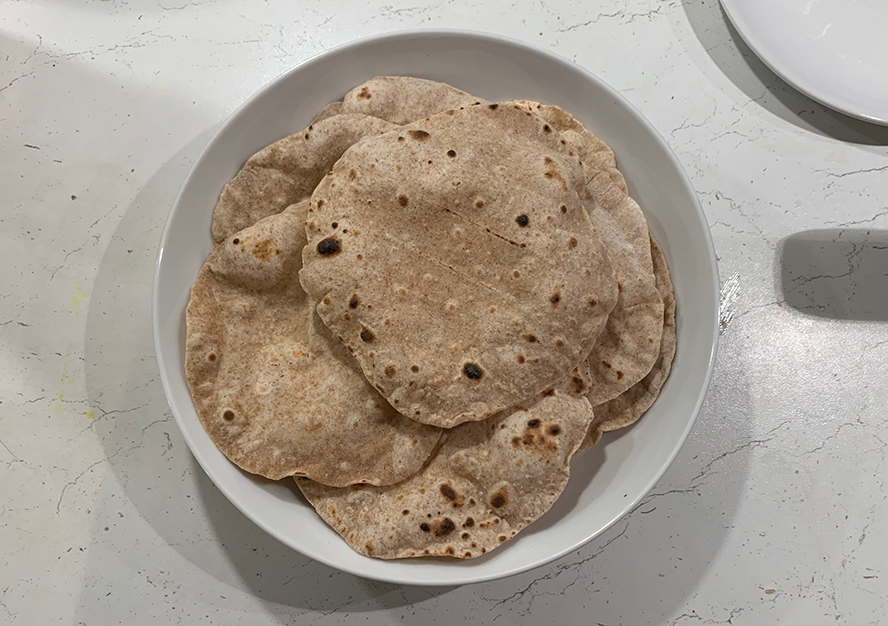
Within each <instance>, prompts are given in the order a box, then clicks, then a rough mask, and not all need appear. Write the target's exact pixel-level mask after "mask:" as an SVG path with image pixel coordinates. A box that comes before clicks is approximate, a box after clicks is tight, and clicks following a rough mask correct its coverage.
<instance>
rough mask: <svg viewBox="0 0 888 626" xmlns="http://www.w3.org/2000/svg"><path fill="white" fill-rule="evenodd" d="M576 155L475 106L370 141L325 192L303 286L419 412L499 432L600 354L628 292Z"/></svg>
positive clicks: (362, 357) (314, 210)
mask: <svg viewBox="0 0 888 626" xmlns="http://www.w3.org/2000/svg"><path fill="white" fill-rule="evenodd" d="M569 152H570V150H569V148H568V147H567V146H566V145H565V144H564V143H563V142H562V140H561V138H560V136H559V135H558V133H557V132H555V131H554V130H553V129H552V128H551V126H550V125H549V124H547V123H546V122H545V121H544V120H542V119H540V118H539V117H536V116H535V115H533V114H532V113H531V112H530V111H529V110H527V109H526V108H525V107H522V106H520V105H517V104H511V103H506V104H487V105H478V106H469V107H466V108H464V109H462V108H461V109H458V110H455V111H448V112H446V113H443V114H439V115H436V116H433V117H431V118H430V119H428V120H421V121H419V122H416V123H414V124H409V125H408V126H405V127H402V128H401V129H399V130H398V131H396V132H392V133H387V134H385V135H381V136H378V137H372V138H366V139H364V140H363V141H361V142H359V143H357V144H355V145H354V146H353V147H352V148H350V149H349V150H348V151H347V152H346V153H345V154H344V155H343V157H342V158H341V159H340V160H339V161H338V162H337V163H336V165H335V166H334V168H333V171H332V172H331V173H330V174H329V175H328V176H326V177H325V178H324V180H323V181H322V182H321V183H320V184H319V185H318V187H317V189H316V190H315V192H314V194H313V196H312V207H311V208H310V209H309V217H308V221H307V223H306V232H307V234H308V245H307V246H306V247H305V251H304V254H303V264H304V265H303V270H302V272H301V273H300V280H301V281H302V285H303V287H304V288H305V290H306V291H307V292H308V293H309V294H310V296H311V297H312V298H313V299H314V300H315V301H316V302H318V309H317V310H318V313H319V315H320V316H321V319H323V320H324V323H325V324H327V326H328V327H330V329H331V330H333V332H334V333H335V334H336V335H337V336H338V337H339V338H340V339H342V341H343V342H344V343H345V344H346V346H348V348H349V350H351V351H352V353H353V354H354V356H355V357H356V358H357V360H358V363H360V365H361V368H362V370H363V371H364V374H365V375H366V376H367V378H368V380H370V382H371V383H372V384H373V385H374V386H375V387H376V388H377V389H378V390H379V391H380V393H381V394H382V395H383V396H384V397H386V398H387V399H388V400H389V401H390V402H391V404H392V405H393V406H394V407H395V408H396V409H398V410H399V411H401V412H402V413H404V414H405V415H407V416H409V417H412V418H414V419H416V420H418V421H422V422H424V423H427V424H433V425H436V426H442V427H445V428H451V427H453V426H456V425H457V424H460V423H462V422H464V421H472V420H480V419H484V418H486V417H488V416H490V415H493V414H494V413H496V412H498V411H501V410H503V409H504V408H506V407H508V406H511V405H513V404H514V403H515V401H516V400H517V401H521V399H524V398H528V397H534V396H536V395H537V394H539V393H541V392H543V391H545V390H546V389H547V388H549V387H551V386H552V385H554V384H556V383H558V382H559V381H560V380H563V379H564V378H566V377H568V376H569V374H570V372H571V371H573V369H574V368H576V366H577V365H578V364H579V363H580V362H581V361H582V360H583V359H585V358H586V355H587V354H588V353H589V351H590V350H591V349H592V346H593V345H594V343H595V341H596V340H597V338H598V335H599V334H600V333H601V330H602V328H603V327H604V324H605V321H606V320H607V316H608V314H609V313H610V311H611V309H612V308H613V306H614V303H615V301H616V297H617V289H616V281H615V280H614V277H613V271H612V270H611V266H610V263H609V261H608V258H607V254H606V252H605V249H604V246H603V245H602V243H601V241H600V240H599V237H598V234H597V233H596V231H595V228H594V227H593V225H592V222H591V220H590V219H589V216H588V214H587V212H586V210H585V209H584V207H583V205H582V202H581V198H580V194H582V193H584V185H585V176H584V175H583V171H582V169H581V167H580V165H579V161H578V159H577V157H576V156H571V155H570V153H569Z"/></svg>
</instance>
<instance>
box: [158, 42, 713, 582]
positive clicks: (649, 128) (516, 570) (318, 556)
mask: <svg viewBox="0 0 888 626" xmlns="http://www.w3.org/2000/svg"><path fill="white" fill-rule="evenodd" d="M417 36H419V37H442V36H443V37H454V38H463V39H466V40H474V41H487V42H494V43H497V44H505V45H508V46H514V47H517V48H522V49H524V50H525V51H528V52H531V53H533V54H537V55H541V56H543V57H546V58H547V59H548V60H549V61H551V62H554V63H557V64H559V65H563V66H567V67H569V68H570V69H571V70H573V71H579V72H580V73H581V74H583V76H584V77H585V78H586V79H587V80H589V81H590V82H592V83H595V84H596V85H597V86H598V87H599V88H601V89H602V90H604V91H605V92H606V93H608V94H609V95H610V96H611V97H612V98H613V99H614V100H615V101H616V102H617V103H619V104H620V106H622V107H624V108H625V109H626V110H627V111H628V112H630V113H631V114H632V115H633V116H634V117H635V118H636V119H637V120H638V121H639V122H640V124H641V125H642V126H643V127H644V129H645V131H646V132H647V133H648V134H649V135H650V136H651V137H652V138H653V139H654V140H655V141H656V142H657V143H658V144H660V147H661V148H662V149H663V152H664V154H666V155H667V157H668V159H669V160H670V161H671V162H672V165H673V166H674V167H675V170H676V171H677V172H678V174H679V176H678V178H677V181H676V182H677V183H680V184H681V186H682V187H684V188H685V190H686V191H687V193H688V196H689V197H690V198H692V199H693V202H692V206H690V207H688V209H687V210H690V211H694V212H695V213H696V214H697V217H698V218H699V219H700V221H701V223H702V225H703V226H705V228H703V239H704V241H703V243H704V244H705V248H706V250H707V253H708V254H707V258H706V259H703V260H701V261H702V262H705V263H706V265H708V269H709V271H710V273H711V275H712V276H714V277H715V279H716V280H715V282H716V284H715V285H714V288H712V289H711V293H710V298H711V302H710V306H711V310H712V311H713V312H714V313H715V319H714V320H712V321H713V322H714V323H713V324H712V329H711V333H712V335H711V348H710V349H709V354H708V362H707V364H706V375H705V377H704V380H703V385H702V386H701V389H700V391H699V393H698V394H697V398H696V400H695V402H694V408H693V411H692V414H691V416H690V419H688V421H687V424H686V425H685V427H684V431H683V432H682V433H681V434H680V436H679V438H678V440H677V444H676V445H675V447H674V449H673V450H672V452H671V453H670V454H669V455H668V456H667V458H666V459H665V461H664V462H663V464H662V466H661V467H659V468H658V469H657V470H656V472H654V473H653V475H652V478H651V480H649V481H648V483H647V484H645V486H644V488H643V489H641V490H640V491H639V493H638V495H637V496H636V497H634V498H632V499H628V498H627V499H626V503H625V504H624V505H623V506H622V508H621V509H620V511H619V512H618V513H616V514H615V515H614V516H612V518H611V519H610V520H609V521H608V522H607V523H606V524H605V525H603V526H602V527H601V528H599V529H597V530H596V531H595V532H593V533H591V534H590V535H589V536H588V537H586V538H584V539H582V540H580V541H578V542H574V543H573V544H572V545H570V546H568V547H566V548H563V549H561V550H559V551H557V552H553V553H551V554H549V555H547V556H545V557H542V558H538V559H536V560H534V561H531V562H527V563H524V564H522V565H520V566H516V567H513V568H511V569H509V570H507V571H504V572H498V573H489V574H481V575H471V574H470V573H469V571H468V570H463V575H462V577H463V578H464V580H463V581H461V582H456V583H454V582H450V581H444V582H441V581H437V582H436V581H434V580H427V579H407V578H404V577H402V576H391V575H387V574H386V573H385V570H384V568H381V571H378V572H377V571H374V572H367V571H362V570H356V569H354V568H352V567H349V566H343V565H342V564H340V563H338V562H335V561H333V560H332V559H328V558H327V557H326V555H324V554H323V552H321V551H317V553H309V552H308V551H305V550H304V549H302V548H297V547H296V546H294V545H292V543H290V542H287V541H286V540H284V539H283V538H281V537H279V536H278V535H277V533H275V532H274V531H272V530H271V529H270V527H269V525H268V524H266V523H265V522H263V520H262V519H261V518H258V517H257V516H255V515H254V514H253V513H252V512H251V511H250V510H249V509H248V508H246V507H244V506H242V505H241V503H240V502H239V501H238V498H237V497H235V496H234V495H233V494H232V493H231V492H230V491H229V489H228V488H227V487H226V486H224V483H223V484H221V485H220V484H219V482H217V479H216V478H217V477H216V475H215V472H214V471H213V470H212V469H211V468H210V467H208V466H207V465H206V464H205V462H204V460H203V459H202V458H201V457H200V456H199V455H198V454H196V453H195V452H194V449H195V445H196V444H195V442H194V441H193V440H192V438H191V436H190V435H189V434H188V430H187V428H185V426H184V423H183V419H184V418H183V416H182V415H180V413H179V411H178V410H177V408H176V406H174V401H173V399H172V391H171V389H170V383H169V380H168V377H167V370H168V367H167V364H166V362H165V360H164V356H163V350H162V347H161V334H160V327H159V318H160V311H159V298H158V293H159V288H160V276H161V266H162V264H163V255H164V248H165V245H166V242H167V240H168V236H169V232H170V227H171V225H172V222H173V218H174V216H175V215H176V214H177V212H178V211H179V210H180V202H181V199H182V196H183V193H184V191H185V189H186V187H187V186H188V183H189V182H190V180H191V178H192V176H193V175H194V173H195V170H196V169H197V167H198V165H199V164H200V163H201V162H202V161H203V160H204V158H205V157H206V156H207V154H208V153H210V152H211V151H212V150H213V149H214V148H215V145H216V144H217V143H218V141H219V140H220V138H221V137H222V135H223V133H224V132H225V130H226V128H227V127H228V126H229V124H231V123H232V121H233V120H235V119H236V118H237V117H239V116H240V115H242V114H243V112H244V111H245V110H246V109H247V108H248V107H249V106H250V105H251V104H252V103H253V102H254V101H255V100H257V99H258V98H260V97H261V96H262V95H263V94H264V93H266V92H267V91H269V90H271V89H272V88H273V87H275V86H276V85H278V84H279V83H281V82H283V81H286V80H287V79H288V78H289V77H290V75H291V74H293V73H296V72H298V71H300V70H301V69H302V68H304V67H305V66H307V65H310V64H313V63H317V62H319V61H321V60H322V59H324V58H326V57H329V56H333V55H336V54H341V53H343V52H347V51H349V50H350V49H353V48H360V47H362V46H366V45H368V44H372V43H376V42H379V41H381V40H386V39H388V40H392V39H409V38H411V37H417ZM718 282H719V273H718V263H717V259H716V253H715V247H714V244H713V241H712V235H711V232H710V227H709V222H708V220H707V219H706V214H705V212H704V211H703V207H702V205H701V204H700V200H699V198H698V196H697V192H696V190H695V189H694V186H693V185H692V184H691V181H690V178H689V176H688V174H687V172H686V171H685V169H684V167H683V166H682V164H681V161H680V160H679V159H678V156H677V155H676V154H675V152H674V151H673V150H672V148H671V147H670V146H669V144H668V143H667V142H666V140H665V139H664V138H663V136H662V135H661V134H660V132H659V131H657V129H656V128H655V127H654V125H653V124H652V123H651V122H650V121H649V120H648V119H647V118H646V117H645V116H644V115H643V114H642V113H641V112H640V111H639V110H638V109H637V108H636V107H635V106H634V105H633V104H632V103H631V102H629V100H628V99H627V98H626V97H624V96H623V95H622V94H620V93H619V92H618V91H616V89H614V88H613V87H611V86H610V85H609V84H607V83H606V82H605V81H604V80H603V79H601V78H599V77H598V76H596V75H595V74H593V73H592V72H590V71H589V70H587V69H586V68H585V67H583V66H581V65H579V64H578V63H575V62H573V61H570V60H569V59H566V58H565V57H562V56H561V55H558V54H555V53H554V52H551V51H549V50H545V49H542V48H540V47H538V46H535V45H533V44H530V43H528V42H525V41H521V40H518V39H513V38H511V37H503V36H501V35H497V34H493V33H487V32H483V31H477V30H470V29H456V28H419V29H406V30H398V31H391V32H387V33H381V34H375V35H370V36H367V37H362V38H358V39H354V40H351V41H348V42H345V43H342V44H340V45H337V46H335V47H332V48H329V49H327V50H324V51H323V52H320V53H318V54H316V55H314V56H311V57H309V58H308V59H306V60H304V61H302V62H300V63H298V64H297V65H295V66H293V67H292V68H290V69H288V70H286V71H284V72H282V73H281V74H280V75H278V76H277V77H275V78H274V79H272V80H270V81H268V82H267V83H266V84H264V85H263V86H262V87H260V88H259V89H258V90H256V91H255V92H254V93H252V94H251V95H250V96H249V97H248V98H247V99H246V100H244V102H242V103H241V104H240V105H239V106H238V107H237V108H236V109H235V110H234V111H233V112H232V113H231V114H230V115H229V116H228V117H227V118H226V119H225V120H224V121H223V122H222V123H221V124H220V125H219V127H218V128H217V129H216V131H215V132H214V133H213V136H212V138H211V139H210V140H209V141H208V142H207V144H206V146H205V147H204V148H203V150H201V152H200V154H199V155H198V156H197V158H195V160H194V162H193V163H192V165H191V167H190V168H189V171H188V174H187V175H186V177H185V178H184V180H183V182H182V184H181V186H180V188H179V191H178V193H177V194H176V197H175V199H174V201H173V203H172V205H171V207H170V211H169V214H168V216H167V219H166V222H165V224H164V228H163V231H162V234H161V237H160V241H159V244H158V251H157V256H156V260H155V266H154V278H153V281H152V298H151V301H152V302H151V315H152V331H153V335H154V351H155V357H156V359H157V364H158V368H159V373H160V378H161V384H162V386H163V390H164V396H165V399H166V402H167V404H168V406H169V407H170V411H171V412H172V414H173V417H174V419H175V421H176V425H177V427H178V428H179V431H180V433H181V434H182V437H183V439H184V440H185V442H186V444H187V445H188V449H189V452H190V453H191V455H192V457H194V458H195V460H197V462H198V464H199V465H200V467H201V469H202V470H203V471H204V473H205V474H206V475H207V476H208V477H209V478H210V480H211V481H212V482H213V484H214V485H215V487H216V488H217V489H219V491H221V492H222V493H223V495H224V496H225V498H226V499H227V500H228V501H229V502H230V503H231V504H232V505H234V506H235V508H237V509H238V510H239V511H240V512H241V513H242V514H244V515H245V516H246V517H247V518H248V519H249V520H250V521H251V522H252V523H254V524H256V525H257V526H258V527H259V528H261V529H262V530H263V531H264V532H266V533H267V534H268V535H270V536H271V537H272V538H274V539H275V540H277V541H280V542H281V543H282V544H284V545H286V546H287V547H288V548H290V549H292V550H294V551H296V552H298V553H300V554H302V555H304V556H306V557H307V558H310V559H312V560H316V561H318V562H320V563H323V564H324V565H326V566H328V567H330V568H332V569H335V570H338V571H343V572H346V573H349V574H352V575H354V576H358V577H360V578H364V579H369V580H376V581H380V582H387V583H393V584H408V585H415V586H424V587H434V586H452V585H454V584H455V585H464V584H474V583H482V582H489V581H492V580H499V579H504V578H508V577H511V576H515V575H518V574H521V573H524V572H527V571H529V570H532V569H536V568H538V567H542V566H543V565H546V564H548V563H551V562H553V561H555V560H557V559H559V558H561V557H563V556H565V555H567V554H570V553H573V552H575V551H576V550H578V549H579V548H581V547H582V546H584V545H586V544H587V543H589V542H590V541H592V540H594V539H595V538H597V537H600V536H601V535H602V534H603V533H605V532H606V531H607V530H609V529H610V528H611V527H612V526H613V525H614V524H615V523H617V522H618V521H619V520H621V519H623V518H624V517H625V516H626V515H627V514H628V513H629V512H630V511H632V510H633V509H634V508H635V507H636V506H637V505H638V504H639V503H640V502H641V501H642V500H643V499H644V498H645V497H647V495H648V494H649V493H650V492H651V490H652V489H653V488H654V486H656V484H657V483H658V482H659V481H660V480H661V479H662V477H663V475H664V474H665V473H666V470H667V469H668V468H669V467H670V466H671V465H672V463H673V462H674V461H675V458H676V456H677V455H678V453H679V451H680V450H681V449H682V448H683V447H684V444H685V442H686V440H687V438H688V435H689V434H690V431H691V429H692V428H693V427H694V424H695V423H696V421H697V418H698V416H699V414H700V410H701V408H702V406H703V402H704V401H705V399H706V396H707V393H708V391H709V388H710V384H711V381H712V375H713V370H714V368H715V360H716V355H717V353H718V343H719V329H718V319H717V317H718V303H719V292H718V290H719V286H718ZM707 343H708V342H707ZM367 558H369V557H367Z"/></svg>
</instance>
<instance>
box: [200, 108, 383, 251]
mask: <svg viewBox="0 0 888 626" xmlns="http://www.w3.org/2000/svg"><path fill="white" fill-rule="evenodd" d="M331 106H332V105H331ZM328 108H329V107H328ZM326 110H327V109H325V111H326ZM393 128H395V126H394V125H393V124H390V123H388V122H386V121H383V120H381V119H378V118H375V117H370V116H367V115H335V116H332V117H328V118H326V119H322V120H321V121H319V122H317V123H316V124H314V123H313V124H310V125H309V126H308V128H306V129H305V130H303V131H302V132H299V133H295V134H293V135H290V136H289V137H284V138H283V139H281V140H280V141H276V142H274V143H273V144H271V145H270V146H267V147H265V148H263V149H262V150H260V151H259V152H257V153H256V154H254V155H253V156H252V157H250V158H249V160H248V161H247V162H246V164H245V165H244V167H243V169H241V171H240V172H238V174H237V176H235V177H234V178H233V179H231V181H230V182H229V183H228V184H227V185H225V187H224V188H223V189H222V195H221V196H220V197H219V201H218V202H217V203H216V208H215V211H214V212H213V239H214V240H215V241H216V242H217V243H218V242H220V241H222V240H223V239H226V238H228V237H230V236H232V235H234V233H236V232H238V231H239V230H243V229H244V228H246V227H247V226H252V225H253V224H255V223H256V222H258V221H259V220H261V219H262V218H264V217H268V216H269V215H275V214H277V213H280V212H281V211H283V210H284V209H285V208H287V207H288V206H290V205H291V204H295V203H297V202H301V201H302V200H305V199H306V198H308V197H310V196H311V192H312V191H314V188H315V187H316V186H317V184H318V182H320V180H321V179H322V178H323V177H324V174H326V173H327V172H329V171H330V169H331V168H332V167H333V164H334V163H335V162H336V160H337V159H339V157H341V156H342V153H343V152H345V151H346V150H347V149H348V148H349V146H351V145H352V144H354V143H355V142H356V141H358V140H359V139H361V138H362V137H367V136H368V135H379V134H381V133H384V132H387V131H389V130H392V129H393Z"/></svg>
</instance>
